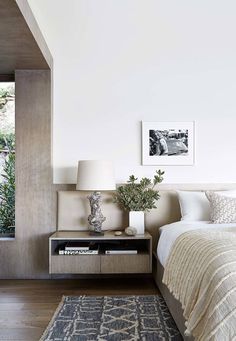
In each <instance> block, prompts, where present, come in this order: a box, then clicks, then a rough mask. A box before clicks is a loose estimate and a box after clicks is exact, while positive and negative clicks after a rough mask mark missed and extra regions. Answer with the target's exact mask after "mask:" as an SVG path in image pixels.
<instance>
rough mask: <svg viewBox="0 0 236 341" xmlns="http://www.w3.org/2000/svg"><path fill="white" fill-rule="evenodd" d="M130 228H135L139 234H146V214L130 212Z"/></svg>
mask: <svg viewBox="0 0 236 341" xmlns="http://www.w3.org/2000/svg"><path fill="white" fill-rule="evenodd" d="M129 226H130V227H135V228H136V230H137V234H144V230H145V228H144V212H142V211H130V212H129Z"/></svg>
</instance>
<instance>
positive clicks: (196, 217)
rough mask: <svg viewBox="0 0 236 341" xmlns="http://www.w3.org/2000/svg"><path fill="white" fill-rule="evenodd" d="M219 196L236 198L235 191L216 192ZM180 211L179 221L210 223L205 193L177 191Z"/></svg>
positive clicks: (209, 209) (209, 212)
mask: <svg viewBox="0 0 236 341" xmlns="http://www.w3.org/2000/svg"><path fill="white" fill-rule="evenodd" d="M216 193H217V194H219V195H223V196H225V197H232V198H236V190H229V191H217V192H216ZM177 194H178V198H179V205H180V211H181V217H182V218H181V220H185V221H201V220H202V221H210V220H211V207H210V203H209V200H208V199H207V197H206V195H205V192H203V191H202V192H201V191H177Z"/></svg>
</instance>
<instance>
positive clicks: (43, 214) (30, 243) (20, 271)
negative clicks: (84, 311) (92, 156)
mask: <svg viewBox="0 0 236 341" xmlns="http://www.w3.org/2000/svg"><path fill="white" fill-rule="evenodd" d="M15 80H16V238H15V240H14V241H0V257H1V267H0V277H1V278H47V277H48V236H49V234H50V233H51V232H52V231H54V230H55V224H56V207H55V202H56V198H55V191H54V190H53V186H52V167H51V74H50V71H49V70H42V71H40V70H37V71H32V70H30V71H17V72H16V75H15Z"/></svg>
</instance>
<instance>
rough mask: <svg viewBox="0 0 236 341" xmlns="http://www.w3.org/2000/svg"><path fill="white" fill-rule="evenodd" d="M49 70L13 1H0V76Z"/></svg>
mask: <svg viewBox="0 0 236 341" xmlns="http://www.w3.org/2000/svg"><path fill="white" fill-rule="evenodd" d="M49 68H50V67H49V65H48V64H47V62H46V60H45V58H44V56H43V54H42V52H41V50H40V48H39V46H38V44H37V42H36V41H35V39H34V37H33V35H32V33H31V31H30V29H29V27H28V25H27V23H26V21H25V19H24V17H23V15H22V13H21V11H20V9H19V7H18V5H17V3H16V2H15V0H0V74H2V75H3V74H13V73H14V71H15V70H19V69H26V70H27V69H29V70H31V69H49Z"/></svg>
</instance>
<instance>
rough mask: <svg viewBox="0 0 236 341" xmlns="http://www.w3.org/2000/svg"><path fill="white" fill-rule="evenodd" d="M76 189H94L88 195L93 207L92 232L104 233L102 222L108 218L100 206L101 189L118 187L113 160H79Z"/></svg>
mask: <svg viewBox="0 0 236 341" xmlns="http://www.w3.org/2000/svg"><path fill="white" fill-rule="evenodd" d="M76 189H77V190H79V191H93V193H92V194H91V195H89V196H88V199H89V202H90V207H91V214H90V215H89V216H88V222H89V225H90V234H92V235H99V236H100V235H103V234H104V233H103V232H102V223H103V222H104V221H105V220H106V218H105V217H104V216H103V214H102V211H101V207H100V203H101V193H100V191H112V190H115V189H116V185H115V179H114V171H113V165H112V162H111V161H103V160H81V161H79V162H78V176H77V185H76Z"/></svg>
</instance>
